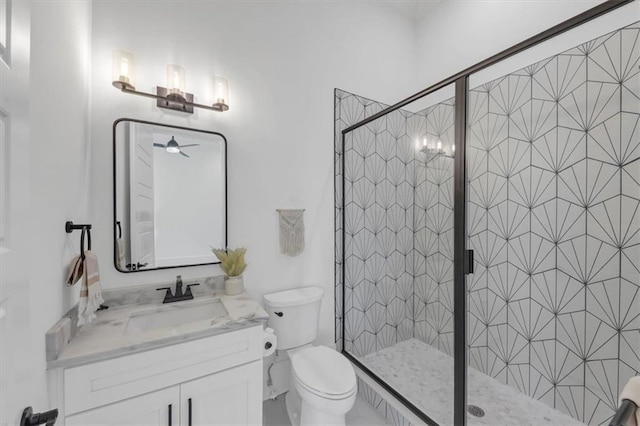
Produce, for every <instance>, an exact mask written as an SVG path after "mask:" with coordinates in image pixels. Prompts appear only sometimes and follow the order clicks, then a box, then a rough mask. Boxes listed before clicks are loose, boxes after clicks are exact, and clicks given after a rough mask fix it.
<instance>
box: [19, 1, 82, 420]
mask: <svg viewBox="0 0 640 426" xmlns="http://www.w3.org/2000/svg"><path fill="white" fill-rule="evenodd" d="M31 7H32V16H31V30H32V33H31V77H30V81H31V98H30V105H31V107H30V122H31V126H30V127H31V129H30V132H31V133H30V143H29V170H30V173H29V174H30V182H29V188H30V199H31V201H30V209H31V211H30V217H29V222H30V229H21V230H18V232H19V235H23V236H24V237H25V238H29V241H30V247H31V249H30V261H29V263H30V265H31V268H29V270H27V271H24V273H25V274H29V279H30V291H31V295H30V300H29V304H30V309H31V312H32V332H33V344H34V347H35V351H34V352H33V353H24V354H22V355H23V356H25V357H29V358H31V360H30V362H31V365H32V367H31V368H32V371H33V372H35V374H37V375H39V378H38V379H37V381H36V383H35V386H34V389H33V400H32V401H31V403H32V404H33V407H34V409H36V410H40V409H43V408H44V407H46V406H48V401H46V393H45V390H46V382H45V369H46V366H45V351H44V334H45V332H46V331H47V330H48V329H49V328H50V327H51V326H52V325H53V324H55V322H56V321H57V320H58V319H60V317H61V316H62V315H63V314H64V313H65V312H66V311H67V310H68V309H69V308H70V307H71V306H72V305H73V304H74V303H75V302H76V301H77V299H78V293H79V288H78V287H74V288H71V289H69V288H67V287H66V285H65V283H64V281H65V277H66V271H67V267H68V264H69V261H70V260H71V258H72V257H73V256H74V255H75V254H77V253H78V250H79V239H80V234H79V232H74V233H72V234H66V233H65V231H64V223H65V221H67V220H73V221H75V222H76V223H83V222H85V221H89V220H90V213H89V202H88V200H89V180H90V172H89V168H90V165H91V159H90V158H91V144H90V143H89V132H88V122H89V101H90V96H89V77H90V73H89V67H90V61H89V57H90V51H89V48H90V36H91V4H90V3H89V2H86V1H56V2H32V6H31ZM15 350H19V349H18V348H15Z"/></svg>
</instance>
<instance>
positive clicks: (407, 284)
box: [337, 86, 455, 424]
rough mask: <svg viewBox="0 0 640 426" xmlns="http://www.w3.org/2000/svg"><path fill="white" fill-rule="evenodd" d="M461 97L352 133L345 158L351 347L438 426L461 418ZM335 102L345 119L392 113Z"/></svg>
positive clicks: (348, 100)
mask: <svg viewBox="0 0 640 426" xmlns="http://www.w3.org/2000/svg"><path fill="white" fill-rule="evenodd" d="M453 96H454V93H453V86H449V87H446V88H444V89H442V90H440V91H438V92H434V93H432V94H430V95H428V96H427V97H425V98H422V99H420V100H418V101H416V102H413V103H411V104H409V105H407V106H405V107H403V108H402V109H398V110H395V111H392V112H390V113H388V114H386V115H383V116H381V117H378V118H376V119H374V120H371V121H369V122H366V123H365V124H363V125H360V126H357V127H356V128H352V129H347V131H346V132H345V133H344V147H343V153H344V154H343V158H342V159H343V162H344V163H343V170H344V195H343V197H344V198H343V200H342V202H343V203H342V205H343V206H344V208H343V210H342V214H343V225H344V226H343V237H344V240H343V241H344V260H343V271H342V273H343V282H344V286H343V291H344V299H343V300H344V314H343V326H344V351H345V353H346V355H347V356H348V357H349V358H350V359H351V360H352V361H354V362H355V363H356V365H358V366H360V367H361V368H363V369H366V370H368V371H370V372H371V373H372V374H373V375H374V376H375V377H377V378H378V379H380V381H381V382H383V383H384V384H385V386H386V387H387V389H388V390H389V391H391V392H393V393H395V395H396V396H397V397H398V398H400V399H402V400H404V401H405V402H407V403H408V406H409V407H411V408H412V409H413V410H414V412H415V413H416V414H417V415H419V416H420V417H422V418H423V420H425V421H426V422H428V423H430V424H436V423H437V424H450V423H452V422H453V406H452V401H453V374H454V369H453V355H454V332H453V330H454V324H453V311H454V307H453V156H454V152H455V146H454V116H455V114H454V107H455V105H454V102H453ZM337 102H338V105H337V111H338V114H339V117H344V118H345V119H347V118H348V117H351V116H352V115H353V113H354V111H357V112H358V113H357V114H356V115H357V116H358V117H359V118H361V119H364V118H365V116H366V115H367V114H375V113H376V112H377V111H380V110H381V109H382V108H383V107H386V106H384V105H381V104H378V103H375V102H373V101H370V100H368V99H364V98H361V97H357V96H355V95H350V94H346V93H342V96H341V97H338V101H337ZM360 111H361V114H360ZM387 410H393V408H392V407H391V405H388V406H387ZM390 417H393V414H392V415H391V416H390Z"/></svg>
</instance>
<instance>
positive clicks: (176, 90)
mask: <svg viewBox="0 0 640 426" xmlns="http://www.w3.org/2000/svg"><path fill="white" fill-rule="evenodd" d="M185 87H186V73H185V71H184V68H182V67H181V66H180V65H174V64H169V65H167V93H169V95H180V96H182V97H184V93H185V91H186V89H185Z"/></svg>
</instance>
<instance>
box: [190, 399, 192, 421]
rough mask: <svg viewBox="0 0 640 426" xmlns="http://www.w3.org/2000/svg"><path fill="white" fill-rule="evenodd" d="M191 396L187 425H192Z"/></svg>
mask: <svg viewBox="0 0 640 426" xmlns="http://www.w3.org/2000/svg"><path fill="white" fill-rule="evenodd" d="M191 405H192V404H191V398H189V426H192V413H191Z"/></svg>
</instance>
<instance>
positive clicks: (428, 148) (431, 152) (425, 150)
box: [416, 137, 456, 159]
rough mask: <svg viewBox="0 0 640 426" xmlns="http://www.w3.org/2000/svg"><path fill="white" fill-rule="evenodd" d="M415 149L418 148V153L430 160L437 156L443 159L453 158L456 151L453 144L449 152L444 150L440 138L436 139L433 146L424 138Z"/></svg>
mask: <svg viewBox="0 0 640 426" xmlns="http://www.w3.org/2000/svg"><path fill="white" fill-rule="evenodd" d="M416 148H418V151H420V152H421V153H422V154H424V155H426V156H427V158H431V159H433V158H435V157H436V156H439V155H440V156H443V157H449V158H453V156H454V155H455V151H456V147H455V145H453V144H452V145H451V147H450V149H449V150H445V149H444V147H443V146H442V141H441V140H440V138H438V139H437V141H436V143H435V144H434V143H428V141H427V138H426V137H424V139H422V143H421V144H420V143H416ZM447 151H448V152H447Z"/></svg>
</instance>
